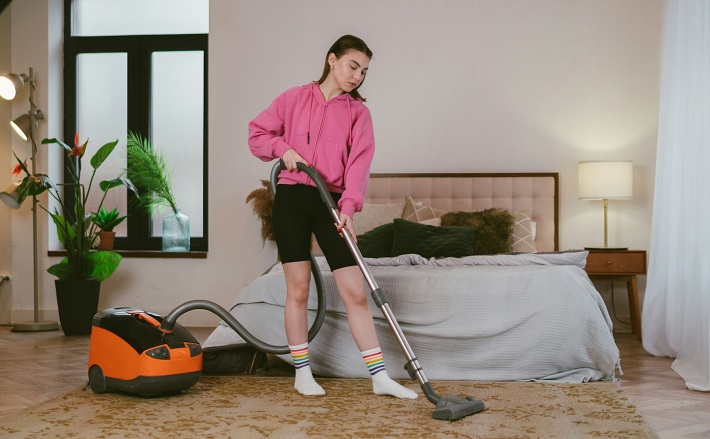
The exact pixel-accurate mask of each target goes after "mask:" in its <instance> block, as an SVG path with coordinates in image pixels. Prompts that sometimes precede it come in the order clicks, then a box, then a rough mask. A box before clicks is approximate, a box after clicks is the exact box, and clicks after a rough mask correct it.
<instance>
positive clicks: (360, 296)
mask: <svg viewBox="0 0 710 439" xmlns="http://www.w3.org/2000/svg"><path fill="white" fill-rule="evenodd" d="M333 277H334V279H335V284H336V286H337V287H338V293H339V294H340V297H341V298H342V300H343V303H344V304H345V310H346V312H347V316H348V324H349V325H350V332H351V333H352V334H353V338H354V339H355V343H356V344H357V346H358V349H360V353H361V354H362V356H363V360H365V364H366V365H367V366H368V370H369V371H370V374H371V376H372V386H373V391H374V392H375V394H377V395H392V396H396V397H398V398H407V399H415V398H417V396H418V395H417V393H416V392H414V391H413V390H411V389H408V388H406V387H404V386H401V385H400V384H398V383H397V382H395V381H393V380H392V379H391V378H390V377H389V375H388V374H387V371H386V370H385V368H384V361H383V359H382V351H381V350H380V348H379V345H380V342H379V340H378V339H377V332H376V330H375V322H374V321H373V320H372V314H371V313H370V307H369V305H368V303H367V296H366V295H365V285H364V283H363V279H362V273H361V272H360V269H359V268H358V267H357V266H349V267H343V268H340V269H337V270H335V271H333Z"/></svg>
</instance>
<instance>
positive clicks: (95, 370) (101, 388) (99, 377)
mask: <svg viewBox="0 0 710 439" xmlns="http://www.w3.org/2000/svg"><path fill="white" fill-rule="evenodd" d="M89 387H91V390H93V391H94V393H104V392H106V377H104V371H103V370H101V367H99V366H97V365H93V366H91V367H90V368H89Z"/></svg>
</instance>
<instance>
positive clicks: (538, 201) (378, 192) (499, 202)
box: [365, 172, 559, 251]
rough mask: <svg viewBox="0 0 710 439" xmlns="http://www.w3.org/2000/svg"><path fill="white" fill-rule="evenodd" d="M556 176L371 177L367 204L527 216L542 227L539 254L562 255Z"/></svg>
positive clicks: (452, 175)
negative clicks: (409, 202)
mask: <svg viewBox="0 0 710 439" xmlns="http://www.w3.org/2000/svg"><path fill="white" fill-rule="evenodd" d="M558 178H559V174H558V173H556V172H536V173H512V174H511V173H505V174H502V173H500V174H499V173H495V174H371V175H370V183H369V185H368V188H367V197H366V199H365V201H366V202H369V203H391V202H400V201H402V200H404V199H405V198H406V197H408V196H411V197H412V198H413V199H414V200H415V201H421V202H423V203H424V204H428V205H430V206H432V207H436V208H439V209H443V210H446V211H448V212H452V211H457V210H469V211H474V210H483V209H489V208H491V207H501V208H504V209H508V210H511V211H518V212H525V213H527V214H528V215H529V216H530V217H531V218H532V220H533V221H535V222H536V223H537V234H536V237H535V246H536V247H537V251H553V250H559V227H558V212H559V202H558V194H559V190H558Z"/></svg>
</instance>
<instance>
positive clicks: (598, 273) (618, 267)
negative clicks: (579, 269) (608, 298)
mask: <svg viewBox="0 0 710 439" xmlns="http://www.w3.org/2000/svg"><path fill="white" fill-rule="evenodd" d="M585 270H586V271H587V274H588V275H589V278H590V279H592V280H595V279H598V280H605V279H606V280H612V281H614V280H619V281H625V282H626V288H627V290H628V294H629V310H630V312H631V330H632V332H633V333H634V334H636V336H637V337H638V339H639V341H641V312H640V310H639V297H638V287H637V286H636V276H637V275H639V274H640V275H645V274H646V251H645V250H589V256H587V266H586V267H585Z"/></svg>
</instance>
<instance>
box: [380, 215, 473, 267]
mask: <svg viewBox="0 0 710 439" xmlns="http://www.w3.org/2000/svg"><path fill="white" fill-rule="evenodd" d="M473 234H474V230H473V229H472V228H471V227H438V226H430V225H427V224H419V223H415V222H412V221H407V220H403V219H395V220H394V242H393V244H392V256H399V255H404V254H409V253H415V254H418V255H421V256H423V257H425V258H448V257H452V258H462V257H464V256H471V255H472V254H473Z"/></svg>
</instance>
